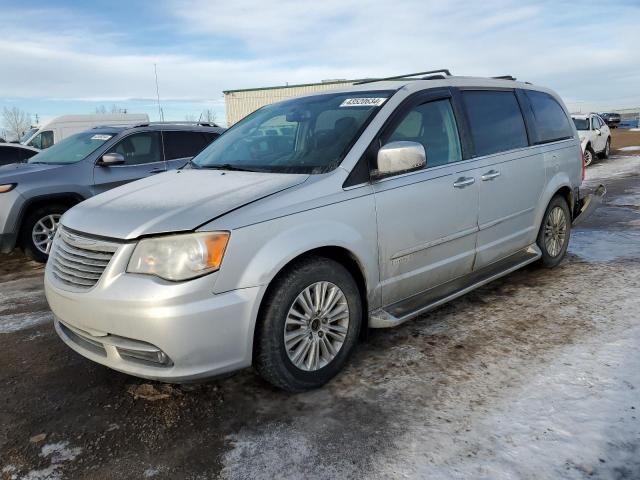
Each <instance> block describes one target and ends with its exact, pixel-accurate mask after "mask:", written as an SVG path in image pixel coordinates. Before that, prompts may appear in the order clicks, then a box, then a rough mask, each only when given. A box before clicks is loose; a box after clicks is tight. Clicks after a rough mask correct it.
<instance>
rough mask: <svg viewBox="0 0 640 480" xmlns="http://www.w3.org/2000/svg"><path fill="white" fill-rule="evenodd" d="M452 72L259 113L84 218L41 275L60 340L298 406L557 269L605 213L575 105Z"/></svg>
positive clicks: (71, 227) (131, 369) (67, 230)
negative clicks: (428, 317)
mask: <svg viewBox="0 0 640 480" xmlns="http://www.w3.org/2000/svg"><path fill="white" fill-rule="evenodd" d="M424 73H433V72H424ZM436 73H438V72H436ZM442 73H443V74H437V75H432V76H427V77H424V76H423V75H422V74H415V75H407V76H400V77H394V78H393V79H385V80H382V81H375V80H373V81H367V82H363V83H361V84H356V85H354V86H352V87H350V88H347V89H343V90H331V91H327V92H325V93H322V94H315V95H311V96H306V97H300V98H295V99H292V100H286V101H283V102H280V103H276V104H273V105H269V106H266V107H263V108H261V109H259V110H258V111H256V112H254V113H252V114H251V115H249V116H248V117H246V118H244V119H243V120H241V121H240V122H238V123H237V124H236V125H234V126H233V127H232V128H231V129H229V130H228V131H227V132H226V133H225V134H224V135H222V136H221V137H220V138H219V140H217V141H216V142H214V143H212V144H211V145H210V146H209V147H207V148H206V149H205V150H204V151H203V152H202V153H200V154H199V155H197V156H196V157H195V158H194V159H193V160H192V161H191V162H190V164H189V165H188V166H187V167H185V168H183V169H180V170H177V171H172V172H167V173H163V174H160V175H156V176H153V177H150V178H147V179H144V180H141V181H138V182H135V183H133V184H129V185H126V186H123V187H119V188H116V189H114V190H111V191H109V192H107V193H104V194H101V195H98V196H96V197H93V198H91V199H89V200H87V201H85V202H82V203H81V204H79V205H77V206H75V207H74V208H72V209H71V210H69V211H68V212H67V213H65V215H64V216H63V218H62V220H61V228H59V230H58V233H57V235H56V238H55V240H54V242H53V250H52V256H51V259H50V261H49V263H48V264H47V268H46V276H45V282H46V294H47V299H48V301H49V304H50V306H51V309H52V310H53V313H54V315H55V327H56V330H57V332H58V334H59V335H60V337H61V338H62V339H63V341H64V342H65V343H67V345H69V346H70V347H71V348H72V349H74V350H76V351H77V352H78V353H80V354H81V355H84V356H85V357H87V358H89V359H91V360H93V361H95V362H98V363H101V364H103V365H106V366H108V367H111V368H113V369H115V370H119V371H121V372H126V373H129V374H131V375H136V376H139V377H144V378H149V379H156V380H162V381H167V382H185V381H192V380H196V379H203V378H209V377H213V376H216V375H219V374H222V373H226V372H230V371H233V370H237V369H241V368H244V367H248V366H251V365H253V366H254V367H255V369H256V370H257V371H258V373H259V374H260V375H261V376H262V377H264V378H265V379H266V380H268V381H269V382H271V383H273V384H274V385H276V386H278V387H280V388H283V389H286V390H289V391H302V390H307V389H311V388H315V387H318V386H320V385H323V384H324V383H325V382H327V381H328V380H329V379H331V378H332V377H333V376H334V375H336V374H337V373H338V372H339V371H340V369H341V368H343V366H344V365H345V363H346V362H347V360H348V357H349V355H350V354H351V353H352V352H353V350H354V347H355V345H356V344H357V342H358V339H359V338H360V337H361V335H362V333H363V332H364V331H365V330H366V329H368V328H387V327H394V326H396V325H399V324H401V323H403V322H405V321H407V320H409V319H411V318H413V317H415V316H417V315H420V314H422V313H424V312H426V311H428V310H429V309H432V308H434V307H436V306H438V305H441V304H443V303H444V302H447V301H448V300H451V299H453V298H455V297H458V296H460V295H462V294H464V293H466V292H469V291H470V290H472V289H474V288H476V287H478V286H480V285H483V284H485V283H487V282H489V281H491V280H493V279H496V278H498V277H501V276H503V275H506V274H508V273H510V272H512V271H514V270H516V269H518V268H520V267H522V266H524V265H527V264H529V263H532V262H536V261H537V262H539V263H541V264H542V265H544V266H547V267H554V266H556V265H558V264H559V263H560V261H561V260H562V258H563V257H564V255H565V252H566V250H567V244H568V242H569V234H570V231H571V226H572V222H575V220H576V218H577V217H578V216H579V215H582V216H584V215H586V214H587V211H588V210H591V209H592V208H593V207H594V206H595V205H596V204H597V202H596V201H591V200H594V199H596V198H597V197H595V196H592V197H589V201H585V199H583V198H581V194H580V189H579V187H580V184H581V182H582V179H583V175H584V165H583V159H582V151H581V148H580V141H579V139H578V134H577V132H576V130H575V127H574V125H573V122H572V121H571V119H570V116H569V113H568V112H567V109H566V107H565V106H564V104H563V103H562V101H561V100H560V98H559V97H558V96H557V95H556V94H555V93H553V92H552V91H550V90H548V89H545V88H541V87H537V86H533V85H531V84H529V83H520V82H516V81H514V80H513V79H485V78H467V77H455V76H450V75H448V72H446V71H444V72H442ZM597 193H598V195H599V196H602V195H603V194H604V190H603V189H600V190H598V192H597Z"/></svg>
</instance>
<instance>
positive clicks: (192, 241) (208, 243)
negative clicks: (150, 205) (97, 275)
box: [127, 232, 229, 281]
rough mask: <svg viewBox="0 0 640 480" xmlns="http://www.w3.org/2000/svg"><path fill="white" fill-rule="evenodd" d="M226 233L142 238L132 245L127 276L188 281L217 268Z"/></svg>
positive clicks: (225, 242) (225, 240)
mask: <svg viewBox="0 0 640 480" xmlns="http://www.w3.org/2000/svg"><path fill="white" fill-rule="evenodd" d="M228 242H229V232H205V233H188V234H178V235H168V236H165V237H155V238H145V239H143V240H140V242H138V245H136V248H135V250H134V251H133V254H132V255H131V259H130V260H129V265H128V266H127V272H130V273H143V274H147V275H155V276H157V277H160V278H164V279H165V280H173V281H180V280H188V279H191V278H196V277H200V276H202V275H205V274H207V273H211V272H214V271H216V270H218V269H219V268H220V264H221V263H222V257H223V256H224V251H225V250H226V248H227V243H228Z"/></svg>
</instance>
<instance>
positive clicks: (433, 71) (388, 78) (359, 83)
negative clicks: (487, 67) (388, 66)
mask: <svg viewBox="0 0 640 480" xmlns="http://www.w3.org/2000/svg"><path fill="white" fill-rule="evenodd" d="M433 73H444V74H445V75H447V76H449V77H450V76H451V72H450V71H449V70H448V69H446V68H440V69H438V70H427V71H426V72H417V73H407V74H405V75H394V76H393V77H382V78H370V79H367V80H361V81H359V82H356V83H354V85H362V84H364V83H374V82H383V81H385V80H402V79H407V80H425V78H424V77H423V78H420V79H412V78H411V77H417V76H418V75H431V74H433Z"/></svg>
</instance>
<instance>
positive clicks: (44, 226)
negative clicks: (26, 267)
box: [20, 204, 68, 263]
mask: <svg viewBox="0 0 640 480" xmlns="http://www.w3.org/2000/svg"><path fill="white" fill-rule="evenodd" d="M67 210H68V207H67V206H65V205H61V204H53V205H48V206H46V207H40V208H36V209H35V210H33V211H32V212H31V213H29V214H28V215H27V217H26V218H25V219H24V223H23V224H22V230H21V232H20V245H21V246H22V249H23V250H24V253H25V255H27V257H29V258H31V259H32V260H35V261H36V262H40V263H46V262H47V259H48V258H49V253H50V251H51V245H52V243H53V237H54V235H55V233H56V231H57V229H58V222H59V221H60V218H61V217H62V215H63V214H64V212H66V211H67Z"/></svg>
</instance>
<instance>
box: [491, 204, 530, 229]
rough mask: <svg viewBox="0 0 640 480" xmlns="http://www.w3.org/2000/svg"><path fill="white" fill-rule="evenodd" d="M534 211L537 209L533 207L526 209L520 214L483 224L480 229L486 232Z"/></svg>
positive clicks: (515, 213) (512, 214)
mask: <svg viewBox="0 0 640 480" xmlns="http://www.w3.org/2000/svg"><path fill="white" fill-rule="evenodd" d="M534 210H535V209H534V208H533V207H531V208H525V209H524V210H520V211H519V212H513V213H510V214H509V215H507V216H505V217H502V218H498V219H497V220H492V221H490V222H487V223H483V224H482V225H480V228H479V229H480V230H486V229H487V228H491V227H495V226H496V225H498V224H499V223H502V222H506V221H507V220H511V219H512V218H516V217H519V216H520V215H524V214H525V213H529V212H533V211H534Z"/></svg>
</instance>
